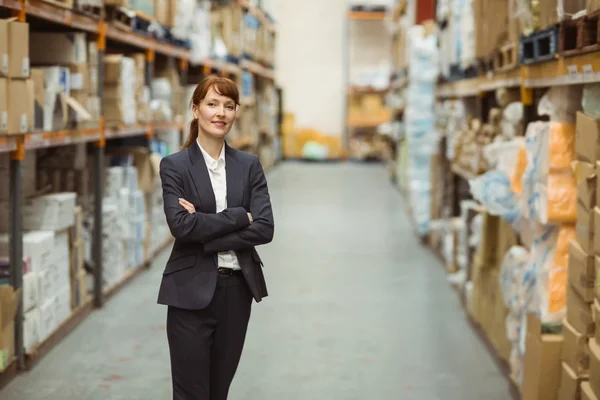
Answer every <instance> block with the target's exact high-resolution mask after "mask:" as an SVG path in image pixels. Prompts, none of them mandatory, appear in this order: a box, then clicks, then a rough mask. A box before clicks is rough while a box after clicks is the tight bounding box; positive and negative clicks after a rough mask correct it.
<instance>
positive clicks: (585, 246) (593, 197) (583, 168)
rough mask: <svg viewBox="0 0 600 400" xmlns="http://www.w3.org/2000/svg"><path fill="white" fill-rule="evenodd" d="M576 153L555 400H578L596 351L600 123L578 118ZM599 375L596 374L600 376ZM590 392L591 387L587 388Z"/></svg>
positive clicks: (581, 116) (599, 239) (599, 215)
mask: <svg viewBox="0 0 600 400" xmlns="http://www.w3.org/2000/svg"><path fill="white" fill-rule="evenodd" d="M576 129H577V133H576V141H575V151H576V155H577V160H578V161H577V225H576V240H572V241H571V242H570V244H569V272H568V287H567V316H566V320H565V321H564V323H563V332H564V338H565V341H564V347H563V352H562V378H561V386H560V395H559V399H561V400H562V399H572V398H581V396H582V385H581V384H582V383H583V382H586V381H588V380H590V373H591V371H590V369H591V363H592V359H593V358H594V353H593V349H594V347H595V345H596V343H595V341H594V339H593V336H594V333H595V325H594V322H593V319H592V309H593V302H594V297H595V282H596V265H595V264H597V263H599V264H600V257H598V256H596V257H594V255H595V254H599V253H600V246H597V245H596V243H595V242H596V241H600V235H595V232H596V230H597V226H596V225H599V224H600V208H599V207H597V206H596V203H597V193H596V186H597V182H596V181H597V179H596V178H597V168H596V162H597V161H598V160H600V151H598V138H599V137H600V136H599V134H600V121H596V120H593V119H591V118H589V117H588V116H586V115H585V114H583V113H581V112H580V113H578V114H577V126H576ZM599 372H600V371H599ZM592 386H593V385H592Z"/></svg>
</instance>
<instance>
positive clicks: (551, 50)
mask: <svg viewBox="0 0 600 400" xmlns="http://www.w3.org/2000/svg"><path fill="white" fill-rule="evenodd" d="M558 31H559V29H558V25H554V26H551V27H549V28H546V29H543V30H541V31H537V32H534V33H532V34H531V35H527V36H521V41H520V44H519V55H520V61H521V64H535V63H538V62H543V61H548V60H552V59H554V58H555V56H556V53H558Z"/></svg>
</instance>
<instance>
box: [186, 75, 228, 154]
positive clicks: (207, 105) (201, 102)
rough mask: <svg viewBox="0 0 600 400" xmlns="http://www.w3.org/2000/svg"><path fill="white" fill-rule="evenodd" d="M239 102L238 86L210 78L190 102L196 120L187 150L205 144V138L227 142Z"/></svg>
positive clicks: (192, 123)
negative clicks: (198, 142) (225, 138)
mask: <svg viewBox="0 0 600 400" xmlns="http://www.w3.org/2000/svg"><path fill="white" fill-rule="evenodd" d="M239 102H240V94H239V91H238V88H237V85H236V84H235V82H233V81H232V80H231V79H227V78H221V77H218V76H209V77H207V78H205V79H204V80H203V81H202V82H200V84H199V85H198V86H197V87H196V90H194V94H193V95H192V100H191V101H190V107H191V108H192V112H193V113H194V119H193V120H192V122H191V124H190V132H189V134H188V137H187V139H186V141H185V143H184V144H183V148H188V147H190V146H191V145H192V144H194V143H195V142H196V141H197V140H199V141H201V142H202V140H203V138H202V136H208V137H215V136H216V137H215V138H219V137H220V138H223V137H224V136H225V135H226V134H227V133H229V131H230V130H231V125H232V123H233V121H235V114H236V111H237V106H238V105H239Z"/></svg>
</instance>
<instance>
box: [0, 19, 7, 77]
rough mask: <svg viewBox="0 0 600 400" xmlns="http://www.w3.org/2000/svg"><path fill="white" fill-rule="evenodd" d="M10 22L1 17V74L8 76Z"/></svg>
mask: <svg viewBox="0 0 600 400" xmlns="http://www.w3.org/2000/svg"><path fill="white" fill-rule="evenodd" d="M8 24H9V22H8V21H7V20H5V19H0V76H4V77H8Z"/></svg>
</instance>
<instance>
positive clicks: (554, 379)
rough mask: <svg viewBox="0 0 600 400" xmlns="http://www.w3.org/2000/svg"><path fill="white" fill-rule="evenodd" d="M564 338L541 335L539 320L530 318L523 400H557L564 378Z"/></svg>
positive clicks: (530, 315) (528, 318) (528, 320)
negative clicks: (562, 377) (561, 381)
mask: <svg viewBox="0 0 600 400" xmlns="http://www.w3.org/2000/svg"><path fill="white" fill-rule="evenodd" d="M563 340H564V339H563V336H562V335H548V334H542V333H541V322H540V320H539V318H538V317H536V316H534V315H532V314H528V315H527V334H526V339H525V349H526V351H525V356H524V360H523V382H522V384H521V395H522V400H555V399H556V398H557V396H558V389H559V385H560V378H561V373H562V371H561V362H560V357H561V353H562V345H563Z"/></svg>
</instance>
